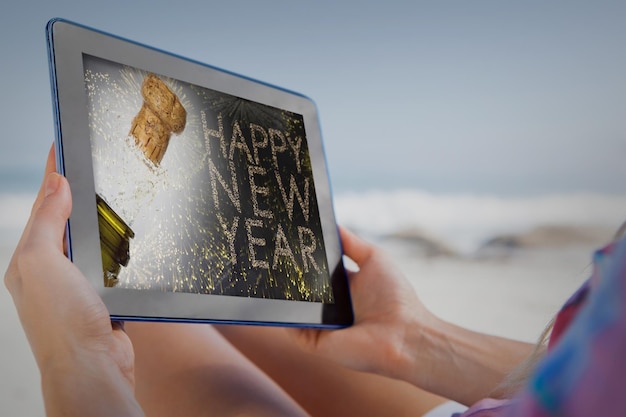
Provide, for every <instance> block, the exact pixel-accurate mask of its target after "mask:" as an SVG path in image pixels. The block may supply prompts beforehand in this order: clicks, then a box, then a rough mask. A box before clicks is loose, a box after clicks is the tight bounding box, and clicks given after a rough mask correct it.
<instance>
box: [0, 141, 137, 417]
mask: <svg viewBox="0 0 626 417" xmlns="http://www.w3.org/2000/svg"><path fill="white" fill-rule="evenodd" d="M53 171H54V154H53V152H52V151H51V152H50V155H49V158H48V164H47V167H46V177H45V180H44V183H43V185H42V188H41V190H40V191H39V195H38V197H37V199H36V201H35V204H34V206H33V210H32V213H31V217H30V219H29V221H28V223H27V225H26V228H25V230H24V234H23V235H22V238H21V240H20V242H19V243H18V245H17V248H16V250H15V254H14V255H13V258H12V259H11V262H10V264H9V267H8V269H7V271H6V274H5V278H4V281H5V285H6V287H7V288H8V290H9V292H10V293H11V296H12V297H13V301H14V303H15V307H16V309H17V312H18V315H19V318H20V321H21V323H22V327H23V328H24V332H25V333H26V336H27V338H28V342H29V344H30V346H31V349H32V351H33V354H34V356H35V360H36V361H37V365H38V367H39V370H40V373H41V383H42V390H43V395H44V402H45V407H46V415H48V416H50V417H53V416H73V415H89V416H111V415H118V416H122V415H123V416H143V412H142V411H141V409H140V407H139V405H138V403H137V402H136V401H135V399H134V396H133V384H134V373H133V350H132V346H131V344H130V341H129V340H128V337H126V335H125V333H124V332H123V331H122V330H121V328H120V327H119V326H112V325H111V321H110V319H109V313H108V311H107V309H106V307H105V306H104V304H103V303H102V301H101V299H100V297H99V296H98V294H97V293H96V292H95V290H94V289H93V287H92V286H91V284H90V283H89V282H88V281H87V280H86V279H85V277H84V276H83V275H82V274H81V273H80V271H79V270H78V269H77V268H76V267H75V266H74V265H73V264H72V263H71V262H70V261H69V260H68V259H67V257H66V256H65V255H64V252H63V233H64V231H65V226H66V221H67V219H68V216H69V214H70V211H71V206H72V201H71V195H70V189H69V185H68V183H67V181H66V180H65V178H63V177H61V176H60V175H58V174H56V173H54V172H53Z"/></svg>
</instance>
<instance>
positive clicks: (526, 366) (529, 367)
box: [492, 221, 626, 398]
mask: <svg viewBox="0 0 626 417" xmlns="http://www.w3.org/2000/svg"><path fill="white" fill-rule="evenodd" d="M625 235H626V221H624V223H622V225H621V226H620V227H619V228H618V229H617V231H616V232H615V234H614V235H613V239H612V241H617V240H620V239H622V238H623V237H624V236H625ZM555 319H556V315H555V316H553V317H552V319H551V320H550V321H549V322H548V324H547V325H546V327H545V328H544V329H543V331H542V332H541V335H540V336H539V339H537V343H536V344H535V347H534V349H533V351H532V352H531V353H530V355H528V357H527V358H526V359H524V360H523V361H522V362H521V363H520V364H519V365H518V366H517V367H515V368H514V369H513V371H512V372H511V373H510V374H509V375H507V376H506V378H504V380H503V381H502V382H501V383H500V384H498V385H497V386H496V388H495V389H494V390H493V391H492V395H493V396H494V397H498V398H512V397H513V396H514V395H515V393H516V392H517V391H519V390H520V389H521V388H522V387H523V386H524V384H526V381H528V379H529V378H530V376H531V375H532V372H533V371H534V369H535V367H536V365H537V363H538V362H539V361H540V360H541V358H543V356H544V355H545V353H546V351H547V348H548V341H549V340H550V334H551V333H552V328H553V327H554V321H555Z"/></svg>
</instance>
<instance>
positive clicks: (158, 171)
mask: <svg viewBox="0 0 626 417" xmlns="http://www.w3.org/2000/svg"><path fill="white" fill-rule="evenodd" d="M83 67H84V74H85V90H86V93H87V98H88V100H87V103H88V114H89V133H90V141H91V149H92V157H93V171H94V183H95V190H96V194H97V199H98V209H99V211H100V216H99V224H100V235H101V236H100V240H101V246H102V252H103V269H104V283H105V285H106V286H108V287H113V286H117V287H121V288H133V289H140V290H146V291H154V290H157V291H169V292H191V293H198V294H218V295H232V296H245V297H260V298H270V299H286V300H297V301H312V302H332V301H333V294H332V288H331V285H330V274H329V270H328V264H327V261H326V255H325V249H324V240H323V236H322V231H321V223H320V214H319V211H318V204H317V200H316V193H315V186H314V179H313V175H312V167H311V160H310V156H309V151H308V145H307V138H306V133H305V130H304V120H303V117H302V115H299V114H295V113H292V112H289V111H286V110H281V109H279V108H275V107H271V106H268V105H265V104H260V103H257V102H253V101H250V100H246V99H243V98H240V97H236V96H233V95H230V94H226V93H223V92H220V91H216V90H212V89H209V88H204V87H199V86H197V85H193V84H190V83H185V82H181V81H179V80H176V79H173V78H169V77H164V76H162V75H159V74H154V73H151V72H150V73H149V72H146V71H144V70H140V69H138V68H133V67H130V66H126V65H122V64H119V63H116V62H112V61H108V60H104V59H101V58H97V57H94V56H91V55H87V54H83ZM116 230H121V232H120V233H115V231H116Z"/></svg>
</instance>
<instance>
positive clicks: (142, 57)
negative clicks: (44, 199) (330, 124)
mask: <svg viewBox="0 0 626 417" xmlns="http://www.w3.org/2000/svg"><path fill="white" fill-rule="evenodd" d="M46 34H47V40H48V51H49V62H50V77H51V87H52V98H53V99H52V102H53V111H54V119H55V138H56V140H55V143H56V154H57V169H58V171H59V172H60V173H62V174H63V175H65V176H66V177H67V179H68V181H69V182H70V185H71V188H72V197H73V211H72V214H71V217H70V219H69V222H68V252H69V256H70V259H72V261H73V262H74V263H75V264H76V265H77V266H78V268H79V269H80V270H81V271H82V272H83V273H84V275H85V276H86V277H87V279H89V280H90V281H91V283H92V284H93V285H94V287H95V288H96V289H97V291H98V293H99V294H100V296H101V297H102V299H103V300H104V302H105V304H106V305H107V307H108V308H109V311H110V313H111V316H112V318H113V319H121V320H151V321H153V320H158V321H184V322H195V321H200V322H218V323H244V324H264V325H285V326H299V327H322V328H336V327H345V326H348V325H350V324H351V323H352V321H353V315H352V308H351V302H350V296H349V291H348V282H347V275H346V272H345V270H344V267H343V262H342V249H341V244H340V240H339V234H338V229H337V226H336V221H335V215H334V211H333V205H332V194H331V188H330V182H329V178H328V170H327V166H326V160H325V154H324V149H323V144H322V137H321V132H320V125H319V120H318V113H317V109H316V106H315V104H314V102H313V101H312V100H310V99H309V98H307V97H305V96H303V95H301V94H298V93H294V92H292V91H288V90H285V89H282V88H279V87H276V86H273V85H269V84H266V83H263V82H259V81H256V80H253V79H250V78H247V77H244V76H241V75H237V74H234V73H231V72H228V71H224V70H222V69H218V68H215V67H212V66H209V65H206V64H203V63H200V62H196V61H193V60H190V59H187V58H184V57H181V56H178V55H175V54H171V53H168V52H164V51H161V50H158V49H156V48H153V47H150V46H147V45H142V44H139V43H136V42H133V41H130V40H127V39H124V38H121V37H118V36H115V35H111V34H108V33H105V32H102V31H99V30H95V29H93V28H89V27H86V26H83V25H80V24H77V23H74V22H70V21H67V20H64V19H52V20H51V21H50V22H48V25H47V27H46ZM83 54H88V55H92V56H95V57H98V58H102V59H105V60H109V61H113V62H115V63H120V64H123V65H127V66H130V67H134V68H138V69H141V70H145V71H148V72H155V73H158V74H160V75H163V76H166V77H171V78H173V79H176V80H180V81H181V82H186V83H190V84H194V85H197V86H200V87H206V88H209V89H213V90H217V91H220V92H223V93H226V94H230V95H233V96H237V97H241V98H244V99H248V100H251V101H254V102H258V103H262V104H266V105H268V106H272V107H276V108H279V109H284V110H288V111H290V112H293V113H297V114H300V115H302V116H303V118H304V125H305V131H306V136H307V141H308V145H309V152H310V158H311V164H312V168H313V177H314V178H313V181H314V184H315V193H316V196H317V201H318V207H319V213H320V219H321V224H322V235H323V239H324V244H325V248H326V256H327V261H328V266H329V271H330V273H331V281H332V287H333V295H334V299H335V302H334V303H333V304H325V303H318V302H309V301H290V300H274V299H263V298H249V297H240V296H223V295H205V294H193V293H171V292H160V291H142V290H132V289H123V288H107V287H104V284H103V280H102V260H101V252H100V240H99V231H98V221H97V211H96V201H95V198H94V195H95V186H94V174H93V166H92V157H91V145H90V141H89V140H88V139H87V140H86V138H89V134H90V133H89V126H88V114H87V96H86V93H85V84H84V71H83Z"/></svg>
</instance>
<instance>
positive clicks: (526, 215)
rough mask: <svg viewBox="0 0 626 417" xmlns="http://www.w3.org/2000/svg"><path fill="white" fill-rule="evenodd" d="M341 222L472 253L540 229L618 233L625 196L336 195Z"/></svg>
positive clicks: (375, 233) (625, 216) (407, 192)
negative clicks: (418, 235) (417, 235)
mask: <svg viewBox="0 0 626 417" xmlns="http://www.w3.org/2000/svg"><path fill="white" fill-rule="evenodd" d="M334 205H335V210H336V215H337V221H338V223H339V224H342V225H345V226H347V227H350V228H353V229H356V230H359V231H361V232H362V233H367V234H370V235H373V236H385V235H390V234H394V233H399V232H402V231H407V230H410V231H419V232H422V233H425V234H426V235H428V236H431V237H433V238H436V239H439V240H441V241H444V242H446V243H447V244H448V245H450V246H451V247H453V248H455V249H456V250H458V251H460V252H462V253H471V252H472V251H475V250H476V249H477V248H479V247H480V245H482V244H483V243H484V242H485V241H487V240H488V239H490V238H492V237H495V236H499V235H503V234H512V233H513V234H517V233H522V232H525V231H529V230H531V229H533V228H536V227H542V226H564V227H568V226H571V227H597V228H606V229H610V230H616V229H617V228H618V227H619V226H620V225H621V224H622V222H623V221H624V220H625V219H626V197H624V196H613V195H601V194H589V193H580V194H564V195H549V196H538V197H524V198H502V197H495V196H484V195H483V196H481V195H469V194H467V195H463V194H457V195H446V194H441V195H438V194H433V193H428V192H425V191H419V190H398V191H369V192H364V193H344V194H340V195H337V196H335V199H334Z"/></svg>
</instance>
